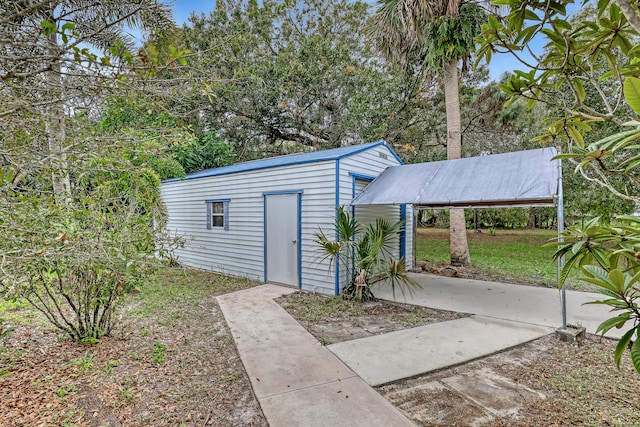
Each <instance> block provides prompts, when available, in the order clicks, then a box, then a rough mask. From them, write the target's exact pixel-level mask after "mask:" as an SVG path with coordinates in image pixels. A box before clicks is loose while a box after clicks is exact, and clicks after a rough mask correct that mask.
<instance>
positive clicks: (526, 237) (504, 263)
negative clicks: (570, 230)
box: [416, 228, 592, 290]
mask: <svg viewBox="0 0 640 427" xmlns="http://www.w3.org/2000/svg"><path fill="white" fill-rule="evenodd" d="M556 236H557V232H556V231H555V230H496V231H495V232H494V233H489V231H488V230H483V232H482V233H481V234H476V233H474V232H468V233H467V237H468V241H469V253H470V256H471V263H472V268H471V269H468V270H466V271H465V272H466V273H467V274H468V275H470V276H472V277H478V278H486V279H488V280H498V281H504V282H508V283H511V282H515V283H526V284H534V285H541V286H547V287H554V286H556V283H557V278H556V277H557V264H556V261H554V260H553V253H554V251H555V250H554V248H553V247H544V246H543V245H544V244H545V243H547V242H549V241H552V240H553V239H554V238H555V237H556ZM416 259H417V260H424V261H427V262H428V266H430V267H432V268H439V267H442V266H443V265H445V264H447V263H448V262H449V231H448V230H446V229H438V228H421V229H419V230H418V237H417V240H416ZM575 277H576V273H575V272H574V273H572V275H571V276H570V279H569V281H568V285H569V287H571V288H574V289H588V290H591V289H592V288H591V287H589V286H588V285H587V284H584V283H582V282H580V281H578V280H577V279H575Z"/></svg>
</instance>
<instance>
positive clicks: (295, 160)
mask: <svg viewBox="0 0 640 427" xmlns="http://www.w3.org/2000/svg"><path fill="white" fill-rule="evenodd" d="M381 145H383V146H385V147H387V149H388V150H389V152H390V153H391V154H392V155H393V156H394V157H395V158H396V159H397V160H398V162H400V164H401V165H403V164H404V162H403V161H402V160H401V159H400V157H398V155H397V154H396V152H395V151H393V149H392V148H391V147H390V146H389V144H387V143H386V142H385V141H378V142H371V143H368V144H360V145H350V146H348V147H341V148H334V149H331V150H323V151H314V152H311V153H300V154H290V155H287V156H278V157H270V158H267V159H262V160H254V161H251V162H244V163H237V164H235V165H231V166H224V167H221V168H214V169H206V170H203V171H200V172H194V173H191V174H189V175H187V176H186V177H184V178H169V179H165V180H163V181H162V182H163V183H164V182H175V181H182V180H183V179H184V180H190V179H199V178H207V177H211V176H220V175H229V174H234V173H239V172H249V171H255V170H261V169H269V168H276V167H281V166H293V165H300V164H305V163H315V162H324V161H329V160H339V159H343V158H345V157H349V156H352V155H354V154H358V153H360V152H362V151H365V150H369V149H371V148H375V147H378V146H381Z"/></svg>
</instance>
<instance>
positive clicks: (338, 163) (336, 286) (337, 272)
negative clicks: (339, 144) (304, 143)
mask: <svg viewBox="0 0 640 427" xmlns="http://www.w3.org/2000/svg"><path fill="white" fill-rule="evenodd" d="M339 207H340V159H336V206H335V209H336V213H335V217H336V242H337V241H338V240H340V234H339V233H338V208H339ZM335 266H336V277H335V291H334V293H335V295H338V294H340V263H339V262H338V260H336V262H335Z"/></svg>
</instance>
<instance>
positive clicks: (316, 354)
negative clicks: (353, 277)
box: [217, 285, 414, 427]
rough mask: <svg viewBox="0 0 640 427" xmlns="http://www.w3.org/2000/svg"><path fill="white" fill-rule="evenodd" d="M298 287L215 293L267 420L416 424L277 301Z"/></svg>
mask: <svg viewBox="0 0 640 427" xmlns="http://www.w3.org/2000/svg"><path fill="white" fill-rule="evenodd" d="M294 291H295V290H294V289H290V288H285V287H280V286H275V285H264V286H258V287H255V288H251V289H246V290H243V291H239V292H234V293H231V294H226V295H222V296H219V297H218V298H217V299H218V303H219V305H220V308H221V309H222V312H223V314H224V317H225V319H226V320H227V323H228V325H229V328H230V329H231V333H232V335H233V338H234V340H235V342H236V346H237V348H238V352H239V353H240V358H241V359H242V363H243V364H244V367H245V369H246V371H247V375H248V376H249V379H250V381H251V385H252V386H253V390H254V392H255V394H256V397H257V398H258V401H259V402H260V406H261V407H262V410H263V412H264V415H265V417H266V418H267V421H268V422H269V425H270V426H271V427H278V426H287V427H293V426H304V427H314V426H354V427H355V426H363V427H364V426H367V427H368V426H374V425H376V426H377V425H380V426H413V425H414V424H413V423H412V422H411V421H409V420H408V419H407V418H406V417H405V416H404V415H403V414H402V413H401V412H400V411H399V410H398V409H396V408H395V407H394V406H393V405H391V404H390V403H389V402H388V401H386V400H385V399H384V398H383V397H382V396H381V395H379V394H378V393H377V392H376V391H375V390H373V389H372V388H371V387H370V386H368V385H367V384H366V383H365V382H364V381H363V380H362V379H361V378H360V377H358V376H357V375H356V374H355V373H354V372H353V371H352V370H351V369H349V368H348V367H347V366H345V365H344V364H343V363H342V362H340V360H338V359H337V358H336V357H335V356H334V355H333V354H332V353H331V352H330V351H329V350H327V349H326V348H325V347H323V346H322V345H321V344H320V343H319V342H318V341H317V340H316V339H315V338H314V337H313V336H312V335H311V334H309V333H308V332H307V331H306V330H305V329H304V328H303V327H302V326H300V324H298V322H296V321H295V320H294V319H293V318H292V317H291V316H290V315H289V314H288V313H287V312H286V311H285V310H284V309H282V308H281V307H280V306H279V305H278V304H277V303H276V302H274V301H273V299H274V298H277V297H279V296H281V295H285V294H287V293H291V292H294Z"/></svg>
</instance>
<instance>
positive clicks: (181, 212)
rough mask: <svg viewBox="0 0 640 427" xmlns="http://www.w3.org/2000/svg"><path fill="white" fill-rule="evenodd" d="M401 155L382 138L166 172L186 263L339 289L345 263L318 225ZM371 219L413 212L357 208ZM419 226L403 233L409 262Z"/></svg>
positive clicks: (401, 247)
mask: <svg viewBox="0 0 640 427" xmlns="http://www.w3.org/2000/svg"><path fill="white" fill-rule="evenodd" d="M401 164H402V161H401V160H400V158H399V157H398V156H397V154H396V153H395V152H394V151H393V150H392V149H391V147H389V145H388V144H387V143H385V142H384V141H380V142H375V143H370V144H362V145H355V146H349V147H342V148H337V149H332V150H326V151H318V152H312V153H304V154H294V155H289V156H281V157H274V158H269V159H264V160H258V161H252V162H246V163H239V164H235V165H232V166H227V167H222V168H216V169H209V170H205V171H201V172H196V173H193V174H189V175H187V176H186V177H185V178H184V179H169V180H165V181H163V182H162V187H161V193H162V198H163V200H164V202H165V205H166V207H167V211H168V229H169V231H170V232H171V233H172V234H176V235H178V236H182V237H184V238H185V240H186V244H185V246H184V248H180V249H177V250H176V256H177V258H178V261H179V262H180V263H182V264H184V265H188V266H192V267H197V268H202V269H207V270H212V271H218V272H222V273H227V274H231V275H236V276H244V277H248V278H252V279H256V280H264V281H271V282H277V283H283V284H288V285H293V286H296V287H298V288H299V289H304V290H309V291H316V292H320V293H324V294H338V293H339V292H340V291H341V290H342V288H343V287H344V286H345V285H346V284H347V283H348V279H349V277H348V272H345V271H340V270H339V269H338V268H337V267H336V266H335V265H331V266H330V261H329V260H328V259H324V258H323V256H322V254H321V253H320V251H319V249H318V246H317V245H316V243H315V242H314V240H315V236H314V234H315V233H316V232H317V231H318V229H319V228H321V229H322V230H324V232H325V233H327V232H328V231H329V230H333V229H335V216H336V208H337V207H339V206H341V205H348V204H350V202H351V201H352V200H353V198H354V197H356V196H357V195H358V194H359V193H360V191H362V190H363V189H364V188H365V187H366V186H367V185H368V184H369V183H370V182H371V181H372V180H374V179H375V178H376V177H378V175H380V174H381V173H382V172H383V171H384V170H386V169H387V168H388V167H392V166H398V165H401ZM353 210H354V214H355V216H356V217H357V218H358V219H359V220H360V221H361V222H364V223H367V222H368V221H369V220H371V219H374V218H376V217H386V218H388V219H389V220H390V221H397V220H398V219H400V218H405V217H406V219H407V225H406V229H407V230H411V229H412V227H413V225H412V220H413V215H412V210H411V207H406V206H404V205H402V206H366V207H365V206H363V207H357V208H353ZM412 238H413V235H412V233H410V232H409V233H405V232H403V233H401V235H400V236H398V239H397V244H396V250H395V254H394V255H395V256H398V257H399V256H404V257H405V260H406V263H407V265H408V266H411V264H412V262H413V260H412V254H413V250H412V247H413V240H412Z"/></svg>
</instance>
